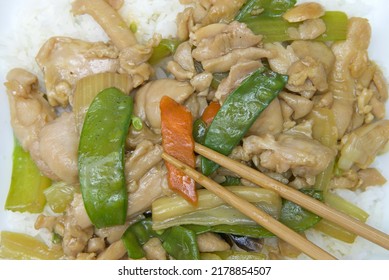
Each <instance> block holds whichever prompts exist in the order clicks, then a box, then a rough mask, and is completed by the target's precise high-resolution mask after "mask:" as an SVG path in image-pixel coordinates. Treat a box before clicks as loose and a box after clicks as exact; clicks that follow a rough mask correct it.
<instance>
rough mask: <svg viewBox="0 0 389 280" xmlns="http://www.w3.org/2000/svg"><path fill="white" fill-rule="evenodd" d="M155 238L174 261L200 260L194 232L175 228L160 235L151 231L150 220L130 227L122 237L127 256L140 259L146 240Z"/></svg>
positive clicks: (143, 253)
mask: <svg viewBox="0 0 389 280" xmlns="http://www.w3.org/2000/svg"><path fill="white" fill-rule="evenodd" d="M153 237H157V238H159V239H160V240H161V241H162V247H163V248H164V249H165V250H166V252H167V253H168V254H169V255H171V256H172V257H173V258H175V259H179V260H182V259H183V260H197V259H199V258H200V256H199V250H198V247H197V241H196V234H195V232H194V231H192V230H190V229H187V228H184V227H180V226H175V227H171V228H169V229H167V230H165V231H164V232H162V233H160V232H157V231H155V230H153V229H152V221H151V219H150V218H147V219H144V220H141V221H138V222H136V223H134V224H133V225H130V226H129V227H128V228H127V230H126V231H125V232H124V234H123V236H122V241H123V243H124V246H125V247H126V249H127V253H128V256H129V257H130V258H133V259H140V258H143V257H144V256H145V252H144V251H143V248H142V246H143V245H144V244H146V242H147V241H148V240H150V239H151V238H153Z"/></svg>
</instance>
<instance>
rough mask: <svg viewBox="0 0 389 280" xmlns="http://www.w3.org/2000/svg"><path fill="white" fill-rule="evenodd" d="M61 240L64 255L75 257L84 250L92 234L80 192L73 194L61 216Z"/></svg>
mask: <svg viewBox="0 0 389 280" xmlns="http://www.w3.org/2000/svg"><path fill="white" fill-rule="evenodd" d="M63 224H64V231H63V242H62V247H63V251H64V253H65V255H67V256H70V257H76V256H77V254H78V253H81V252H83V251H84V249H85V248H86V246H87V244H88V240H89V239H90V238H91V237H92V235H93V228H92V222H91V221H90V219H89V217H88V214H87V213H86V210H85V207H84V203H83V200H82V196H81V194H75V195H74V197H73V201H72V203H71V204H70V206H69V207H68V208H67V210H66V212H65V215H64V216H63Z"/></svg>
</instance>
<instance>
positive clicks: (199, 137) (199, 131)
mask: <svg viewBox="0 0 389 280" xmlns="http://www.w3.org/2000/svg"><path fill="white" fill-rule="evenodd" d="M219 110H220V103H219V102H217V101H212V102H211V103H209V105H208V106H207V108H205V110H204V112H203V114H202V115H201V118H199V119H197V120H196V121H195V122H194V123H193V138H194V140H195V141H196V142H197V143H200V144H203V143H204V140H205V134H206V133H207V129H208V127H209V125H210V124H211V123H212V121H213V119H214V118H215V116H216V114H217V112H219Z"/></svg>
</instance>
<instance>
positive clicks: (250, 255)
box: [200, 250, 266, 261]
mask: <svg viewBox="0 0 389 280" xmlns="http://www.w3.org/2000/svg"><path fill="white" fill-rule="evenodd" d="M200 258H201V259H202V260H246V261H248V260H264V259H266V257H265V255H264V254H261V253H255V252H239V251H232V250H228V251H222V252H213V253H201V254H200Z"/></svg>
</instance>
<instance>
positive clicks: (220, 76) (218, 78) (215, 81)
mask: <svg viewBox="0 0 389 280" xmlns="http://www.w3.org/2000/svg"><path fill="white" fill-rule="evenodd" d="M203 71H204V70H203ZM228 74H229V72H216V73H213V75H212V76H213V78H212V82H211V88H213V89H217V87H218V86H219V85H220V83H221V82H222V81H223V80H224V79H225V78H227V77H228Z"/></svg>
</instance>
